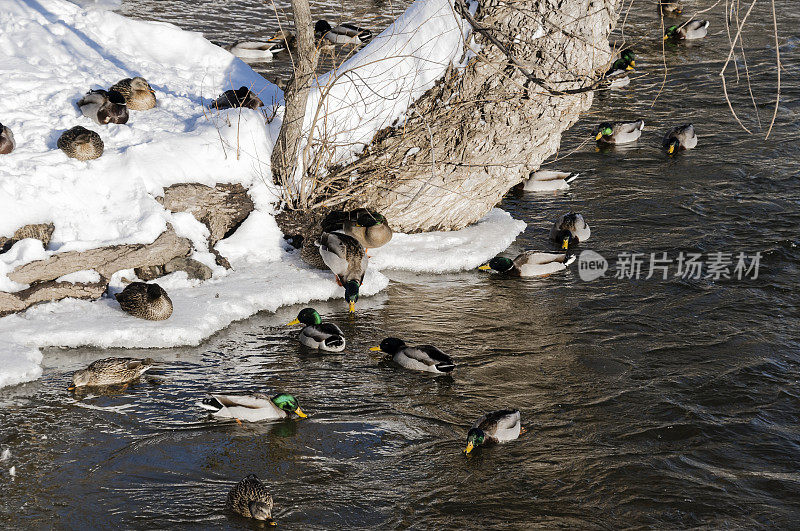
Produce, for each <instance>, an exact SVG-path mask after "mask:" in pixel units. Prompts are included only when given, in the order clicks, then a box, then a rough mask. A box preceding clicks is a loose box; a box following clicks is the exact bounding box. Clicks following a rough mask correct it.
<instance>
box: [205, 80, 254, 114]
mask: <svg viewBox="0 0 800 531" xmlns="http://www.w3.org/2000/svg"><path fill="white" fill-rule="evenodd" d="M262 105H264V102H262V101H261V99H260V98H259V97H258V96H256V95H255V93H253V92H252V91H251V90H250V89H249V88H247V87H244V86H242V87H239V88H238V89H236V90H226V91H225V92H223V93H222V95H221V96H220V97H218V98H217V99H216V100H214V101H213V102H212V103H211V104H210V105H209V106H208V108H209V109H217V110H222V109H233V108H236V107H246V108H248V109H258V108H259V107H261V106H262Z"/></svg>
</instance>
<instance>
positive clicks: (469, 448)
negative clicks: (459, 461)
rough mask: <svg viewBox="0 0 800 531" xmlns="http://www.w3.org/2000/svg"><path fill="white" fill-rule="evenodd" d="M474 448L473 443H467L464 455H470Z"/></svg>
mask: <svg viewBox="0 0 800 531" xmlns="http://www.w3.org/2000/svg"><path fill="white" fill-rule="evenodd" d="M473 448H475V446H473V445H472V443H467V448H466V450H464V453H465V454H468V453H470V452H471V451H472V449H473Z"/></svg>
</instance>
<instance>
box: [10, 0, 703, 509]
mask: <svg viewBox="0 0 800 531" xmlns="http://www.w3.org/2000/svg"><path fill="white" fill-rule="evenodd" d="M660 6H661V8H662V11H663V12H664V13H665V14H669V15H673V16H676V15H680V13H681V11H682V9H681V7H680V4H678V3H676V2H666V1H663V0H662V1H661V3H660ZM707 28H708V22H707V21H690V22H687V23H685V24H682V25H675V26H670V27H669V28H667V31H666V34H665V38H675V39H697V38H702V37H704V36H705V35H706V30H707ZM315 30H316V34H317V36H318V37H319V38H320V39H326V40H328V41H330V42H332V43H336V44H342V43H354V44H359V43H363V42H366V41H368V40H369V39H370V38H371V36H372V34H371V33H370V32H369V31H368V30H362V29H360V28H358V27H356V26H352V25H349V24H343V25H340V26H336V27H331V26H330V24H328V23H327V22H326V21H324V20H322V21H319V22H318V23H317V25H316V28H315ZM292 36H293V35H292V34H289V33H286V32H283V33H281V34H280V40H281V41H282V42H283V46H284V48H283V49H287V48H289V47H291V46H292V45H293V44H292V40H291V37H292ZM250 44H252V43H239V44H238V45H236V46H234V47H233V48H237V47H238V50H245V49H248V46H249V45H250ZM275 46H280V44H275ZM250 49H254V48H250ZM276 49H280V48H275V47H272V48H270V50H272V52H273V53H274V52H275V50H276ZM634 67H635V56H634V53H633V51H631V50H623V51H622V52H621V53H620V57H619V59H617V60H616V61H615V62H614V63H613V65H612V67H611V69H610V70H609V71H608V72H607V74H606V76H605V77H606V79H607V80H608V83H607V85H608V86H611V87H615V86H624V85H626V84H628V83H629V82H630V80H629V79H627V73H626V72H627V71H628V70H631V69H633V68H634ZM155 104H156V100H155V95H154V92H153V90H152V89H151V88H150V85H149V84H148V83H147V81H146V80H144V79H143V78H140V77H138V78H132V79H125V80H122V81H120V82H119V83H117V84H115V85H113V86H112V87H110V88H109V90H107V91H106V90H91V91H89V92H88V93H87V94H86V95H85V96H84V97H83V98H81V100H80V101H79V102H78V106H79V107H80V109H81V112H82V113H83V114H84V115H85V116H87V117H89V118H91V119H92V120H93V121H95V122H96V123H97V124H99V125H105V124H107V123H126V122H127V120H128V118H129V115H128V109H131V110H147V109H151V108H153V107H154V106H155ZM261 105H262V103H261V100H259V99H258V97H257V96H256V95H255V94H253V93H251V92H250V91H249V90H248V89H247V88H246V87H241V88H240V89H238V90H229V91H227V92H225V93H224V94H222V95H221V96H220V97H219V98H217V100H215V101H214V102H213V103H212V105H211V106H212V107H216V108H227V107H250V108H257V107H259V106H261ZM643 129H644V122H643V121H642V120H638V121H635V122H603V123H601V124H599V125H598V127H597V130H596V135H595V140H596V141H597V142H598V143H606V144H625V143H630V142H634V141H636V140H637V139H638V138H639V137H640V136H641V133H642V130H643ZM696 145H697V137H696V135H695V132H694V127H693V126H692V125H691V124H686V125H682V126H678V127H675V128H673V129H672V130H670V131H669V132H667V134H666V135H665V136H664V139H663V146H664V149H665V150H666V151H667V152H668V153H670V154H672V153H675V152H676V151H679V150H684V149H692V148H694V147H695V146H696ZM102 146H103V144H102V139H101V138H100V136H99V135H98V134H97V133H96V132H94V131H90V130H87V129H85V128H83V127H80V126H77V127H74V128H72V129H70V130H69V131H67V132H65V133H64V134H63V135H62V136H61V138H59V140H58V147H59V148H61V149H62V150H63V151H64V152H65V153H67V155H68V156H70V157H75V158H78V159H80V160H88V159H90V158H96V157H97V156H100V154H102V149H103V147H102ZM13 149H14V137H13V134H12V133H11V131H10V130H9V129H8V128H7V127H4V126H2V124H0V153H8V152H10V151H11V150H13ZM572 179H574V177H571V176H570V174H568V173H564V172H553V171H538V172H535V173H534V174H533V175H532V176H531V178H530V179H529V181H528V183H526V185H525V189H533V190H559V189H564V188H568V187H569V184H568V183H569V182H570V181H571V180H572ZM590 235H591V229H590V228H589V225H588V224H587V223H586V220H585V219H584V217H583V216H582V215H581V214H579V213H574V212H569V213H566V214H564V215H562V216H561V217H559V218H558V219H557V220H556V221H555V223H554V224H553V226H552V228H551V229H550V233H549V240H550V241H551V242H552V244H554V245H555V246H558V247H560V250H561V251H563V252H553V251H525V252H523V253H521V254H520V255H518V256H517V257H515V258H514V259H511V258H509V257H504V256H497V257H495V258H493V259H491V260H490V261H489V262H488V263H486V264H484V265H482V266H480V267H479V268H478V269H480V270H493V271H495V272H497V273H501V274H504V275H507V276H515V277H533V276H547V275H551V274H553V273H558V272H560V271H563V270H565V269H566V268H567V266H569V265H570V264H571V263H572V262H573V261H574V260H575V255H574V253H573V249H574V247H575V246H577V245H579V244H580V243H582V242H585V241H587V240H588V239H589V237H590ZM391 239H392V230H391V228H389V225H388V223H387V221H386V219H385V218H384V217H383V216H382V215H381V214H380V213H377V212H373V211H370V210H367V209H357V210H353V211H350V212H334V213H332V214H330V215H328V216H327V217H326V219H325V220H323V222H322V233H321V235H320V237H319V239H318V241H317V242H316V245H317V247H318V248H319V254H320V257H321V258H322V260H323V262H324V263H325V265H326V266H327V267H328V268H329V269H330V270H331V271H332V272H333V274H334V277H335V279H336V282H337V283H338V284H339V285H340V286H343V287H344V293H345V295H344V298H345V301H346V302H347V304H348V306H349V310H350V312H351V313H352V312H354V311H355V304H356V302H357V301H358V297H359V289H360V287H361V284H362V283H363V280H364V275H365V273H366V269H367V267H368V264H369V256H368V254H367V251H368V249H374V248H378V247H381V246H382V245H385V244H386V243H388V242H389V241H390V240H391ZM116 299H117V301H118V302H119V305H120V308H121V309H122V310H124V311H126V312H127V313H129V314H130V315H132V316H134V317H138V318H141V319H148V320H163V319H168V318H169V317H170V316H171V315H172V310H173V306H172V301H171V300H170V298H169V296H168V295H167V293H166V291H165V290H164V289H163V288H161V287H160V286H159V285H158V284H155V283H144V282H132V283H130V284H128V285H127V286H126V287H125V289H124V290H123V291H122V292H120V293H118V294H116ZM298 324H303V325H304V326H303V328H302V329H301V330H300V332H299V341H300V343H302V344H303V345H305V346H306V347H308V348H312V349H318V350H322V351H326V352H342V351H343V350H344V349H345V347H346V345H347V341H346V339H345V337H344V333H343V332H342V330H341V328H339V327H338V326H337V325H336V324H333V323H325V322H323V321H322V317H321V316H320V314H319V313H318V312H317V311H316V310H315V309H313V308H304V309H302V310H301V311H300V312H299V314H298V315H297V318H296V319H294V320H293V321H291V322H290V323H288V326H294V325H298ZM370 350H371V351H377V352H381V353H383V354H384V355H385V356H386V357H387V359H388V360H391V361H392V362H394V363H395V364H397V365H398V366H400V367H402V368H404V369H408V370H414V371H420V372H427V373H433V374H447V373H450V372H452V371H453V370H454V369H455V366H456V365H455V362H454V361H453V359H452V358H451V357H450V356H449V355H447V354H446V353H444V352H442V351H441V350H440V349H439V348H437V347H435V346H433V345H416V346H410V345H408V344H406V343H405V341H403V340H402V339H398V338H395V337H387V338H385V339H384V340H383V341H381V343H380V345H378V346H375V347H372V348H371V349H370ZM154 366H155V362H154V361H153V360H152V359H150V358H146V359H136V358H106V359H102V360H98V361H95V362H93V363H92V364H90V365H89V366H88V367H87V368H85V369H82V370H79V371H76V372H75V373H74V374H73V377H72V386H71V387H70V388H69V389H70V390H75V389H77V388H83V387H105V386H114V385H127V384H129V383H130V382H133V381H135V380H137V379H139V378H140V377H141V376H142V375H143V374H144V373H145V372H147V371H148V370H150V369H151V368H153V367H154ZM197 405H198V407H200V408H202V409H203V410H206V411H209V412H210V414H211V415H212V416H214V417H218V418H225V419H234V420H235V421H236V422H238V423H241V421H248V422H259V421H264V420H276V419H286V418H292V416H293V415H295V416H297V417H298V418H306V417H307V415H306V414H305V413H304V412H303V411H302V409H301V408H300V405H299V402H298V400H297V399H296V398H295V397H294V396H292V395H291V394H288V393H279V394H277V395H275V396H273V397H269V396H267V395H264V394H261V393H247V394H235V395H225V394H209V395H208V396H207V397H206V398H204V399H203V400H202V401H200V402H198V403H197ZM524 432H525V429H524V428H523V427H522V425H521V415H520V412H519V410H516V409H503V410H498V411H492V412H489V413H487V414H485V415H483V416H482V417H480V418H479V419H478V420H477V421H476V422H475V423H474V424H473V425H472V427H471V428H470V429H469V431H468V432H467V442H466V448H465V449H464V453H465V454H470V453H471V452H472V451H473V450H474V449H475V448H477V447H479V446H482V445H485V444H487V443H501V442H507V441H511V440H514V439H517V438H518V437H519V436H520V435H521V434H522V433H524ZM226 506H227V507H228V508H229V509H230V510H232V511H234V512H236V513H238V514H240V515H242V516H245V517H248V518H254V519H256V520H263V521H267V522H269V523H271V524H274V521H272V518H271V514H272V507H273V500H272V497H271V496H270V494H269V490H268V488H267V487H266V485H264V483H263V482H261V481H260V480H259V479H258V477H257V476H255V475H252V474H251V475H249V476H247V477H245V478H244V479H243V480H241V481H240V482H239V483H237V484H236V485H235V486H234V487H233V488H232V489H231V490H230V492H229V494H228V498H227V502H226Z"/></svg>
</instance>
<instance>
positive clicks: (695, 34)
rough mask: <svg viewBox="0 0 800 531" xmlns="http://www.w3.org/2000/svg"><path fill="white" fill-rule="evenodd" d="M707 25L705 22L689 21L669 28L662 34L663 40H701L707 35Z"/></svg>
mask: <svg viewBox="0 0 800 531" xmlns="http://www.w3.org/2000/svg"><path fill="white" fill-rule="evenodd" d="M708 24H709V22H708V21H707V20H690V21H689V22H686V23H685V24H681V25H679V26H670V27H668V28H667V31H665V32H664V40H667V39H675V40H678V41H692V40H697V39H702V38H703V37H705V36H706V35H708Z"/></svg>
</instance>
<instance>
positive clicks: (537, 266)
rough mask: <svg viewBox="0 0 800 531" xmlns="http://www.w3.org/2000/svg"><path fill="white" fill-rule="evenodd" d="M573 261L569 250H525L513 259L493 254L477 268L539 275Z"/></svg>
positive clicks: (549, 272) (521, 274) (512, 273)
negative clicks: (563, 251)
mask: <svg viewBox="0 0 800 531" xmlns="http://www.w3.org/2000/svg"><path fill="white" fill-rule="evenodd" d="M567 240H569V239H567ZM574 261H575V255H574V254H572V253H570V252H569V251H567V252H566V253H545V252H542V251H525V252H524V253H522V254H520V255H519V256H517V257H516V258H514V259H513V260H512V259H511V258H507V257H505V256H495V257H494V258H492V259H491V260H489V263H488V264H484V265H482V266H480V267H479V268H478V269H481V270H484V271H487V270H489V269H493V270H495V271H498V272H500V273H506V274H508V275H512V276H516V277H541V276H547V275H550V274H553V273H557V272H559V271H564V270H565V269H567V266H568V265H570V264H571V263H572V262H574Z"/></svg>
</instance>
